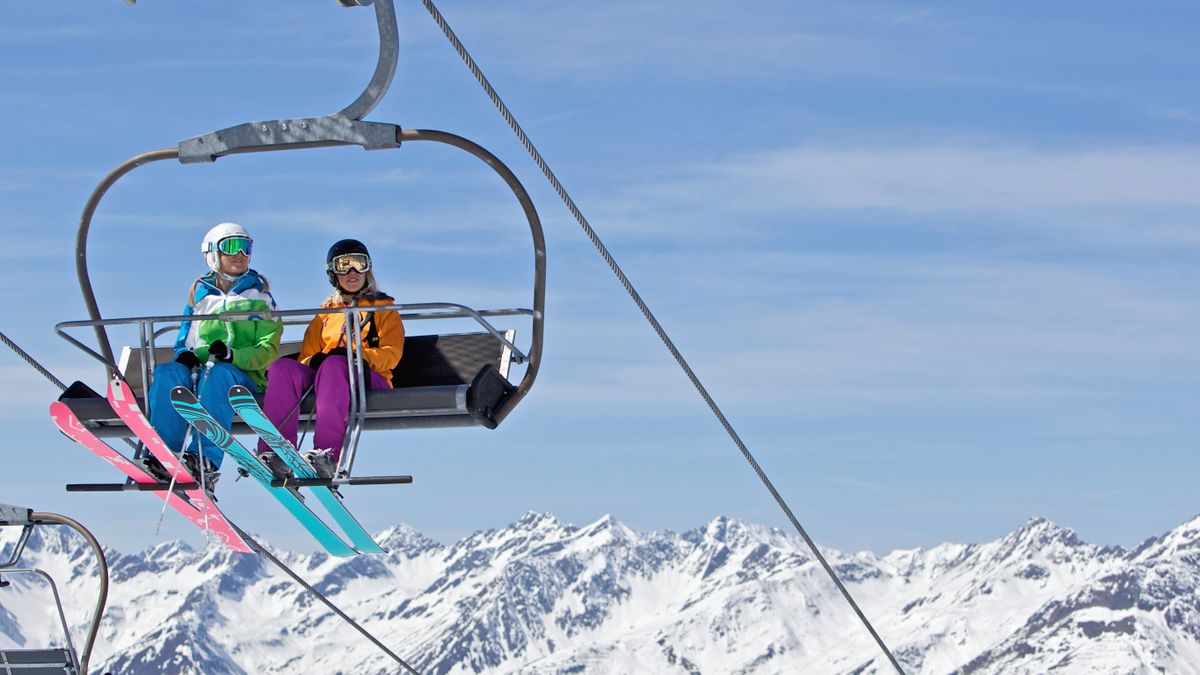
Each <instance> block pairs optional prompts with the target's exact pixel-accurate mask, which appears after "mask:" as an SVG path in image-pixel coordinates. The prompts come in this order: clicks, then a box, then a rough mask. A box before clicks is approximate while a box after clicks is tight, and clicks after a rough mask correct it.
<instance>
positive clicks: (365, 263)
mask: <svg viewBox="0 0 1200 675" xmlns="http://www.w3.org/2000/svg"><path fill="white" fill-rule="evenodd" d="M370 269H371V256H369V255H367V254H365V253H347V254H345V255H339V256H338V257H336V258H334V259H333V260H330V261H329V271H330V272H333V273H334V274H337V275H339V276H340V275H342V274H346V273H348V272H350V270H354V271H355V272H358V273H359V274H365V273H366V272H367V271H368V270H370Z"/></svg>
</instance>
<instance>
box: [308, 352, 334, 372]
mask: <svg viewBox="0 0 1200 675" xmlns="http://www.w3.org/2000/svg"><path fill="white" fill-rule="evenodd" d="M327 356H329V355H328V354H326V353H325V352H317V353H316V354H313V355H312V358H310V359H309V360H308V367H309V368H312V369H313V372H316V370H317V368H320V367H321V362H322V361H324V360H325V357H327Z"/></svg>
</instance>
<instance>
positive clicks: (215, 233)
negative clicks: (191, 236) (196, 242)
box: [200, 223, 254, 276]
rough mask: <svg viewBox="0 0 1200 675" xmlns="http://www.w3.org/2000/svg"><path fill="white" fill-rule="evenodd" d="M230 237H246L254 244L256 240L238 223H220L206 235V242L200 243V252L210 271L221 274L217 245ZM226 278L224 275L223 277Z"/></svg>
mask: <svg viewBox="0 0 1200 675" xmlns="http://www.w3.org/2000/svg"><path fill="white" fill-rule="evenodd" d="M230 237H245V238H247V239H249V240H250V242H251V243H253V242H254V238H253V237H251V236H250V233H249V232H247V231H246V228H244V227H242V226H241V225H238V224H237V223H218V224H217V225H216V226H214V227H213V228H212V229H211V230H209V231H208V234H206V235H204V241H202V242H200V252H201V253H203V254H204V262H206V263H208V269H210V270H212V271H214V272H216V273H217V274H221V258H220V256H219V255H217V252H218V249H217V244H219V243H221V240H222V239H228V238H230ZM222 276H224V275H222Z"/></svg>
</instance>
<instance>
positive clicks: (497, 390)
mask: <svg viewBox="0 0 1200 675" xmlns="http://www.w3.org/2000/svg"><path fill="white" fill-rule="evenodd" d="M513 335H514V333H513V331H508V332H507V333H506V334H505V337H506V338H507V339H508V341H509V342H510V343H511V342H512V339H513ZM299 351H300V343H299V342H286V343H283V344H281V345H280V348H279V354H280V357H281V358H287V357H293V358H294V356H295V355H296V354H297V353H298V352H299ZM173 356H174V352H173V350H172V349H171V348H169V347H158V348H155V361H156V362H157V363H166V362H169V361H171V359H172V358H173ZM511 362H512V352H511V350H509V349H508V348H507V347H506V346H505V345H504V343H502V342H500V341H499V340H497V339H496V337H495V336H494V335H492V334H491V333H487V332H479V333H457V334H449V335H413V336H407V337H405V339H404V356H403V358H401V359H400V364H399V365H398V366H397V367H396V368H395V369H394V370H393V371H392V387H393V388H392V389H371V390H368V391H367V398H366V412H365V420H364V424H363V429H364V430H367V431H370V430H388V429H428V428H443V427H470V426H483V427H486V428H488V429H494V428H496V426H497V425H498V421H497V420H496V418H495V416H494V413H495V411H496V410H497V409H498V408H499V406H500V405H501V404H502V403H503V402H504V400H505V399H506V398H508V396H509V395H511V394H512V393H513V392H514V391H515V390H516V387H514V386H513V385H512V384H511V383H510V382H509V381H508V379H507V378H508V370H509V366H510V364H511ZM119 365H120V366H121V372H122V374H123V375H124V377H125V379H126V382H127V383H128V384H129V385H130V387H131V388H132V389H133V391H134V393H135V394H136V395H137V397H138V399H139V402H140V403H144V400H145V398H144V397H145V386H144V383H143V379H142V357H141V350H140V349H137V348H130V347H126V348H125V349H124V350H123V351H122V354H121V363H120V364H119ZM257 398H258V399H259V403H262V396H261V395H259V396H257ZM62 400H63V401H64V402H66V404H67V405H68V406H69V407H70V408H71V411H72V412H74V413H75V415H76V416H78V417H79V419H80V421H82V422H84V423H85V424H88V425H89V426H91V427H92V431H93V432H95V433H96V435H97V436H100V437H102V438H114V437H128V436H130V432H129V430H128V428H126V427H125V425H124V424H123V423H122V422H121V420H120V419H119V418H118V417H117V415H116V413H114V412H113V411H112V409H111V408H110V407H109V405H108V401H106V400H105V399H104V398H103V397H102V396H101V395H100V394H98V393H96V392H95V391H92V390H91V389H89V388H88V387H86V386H84V385H82V384H78V386H72V387H71V388H70V389H68V390H67V391H66V392H65V393H64V394H63V398H62ZM314 405H315V404H314V401H313V397H312V396H310V397H308V399H307V400H306V401H305V403H304V404H303V405H302V406H301V409H300V423H301V426H302V427H303V425H304V424H305V423H310V422H311V421H312V418H313V414H314V413H313V408H314ZM143 409H145V406H144V405H143ZM232 431H233V433H234V434H242V435H245V434H253V433H254V432H253V431H251V430H250V428H249V427H248V426H246V425H245V424H244V423H243V422H242V421H241V420H237V419H235V421H234V424H233V429H232Z"/></svg>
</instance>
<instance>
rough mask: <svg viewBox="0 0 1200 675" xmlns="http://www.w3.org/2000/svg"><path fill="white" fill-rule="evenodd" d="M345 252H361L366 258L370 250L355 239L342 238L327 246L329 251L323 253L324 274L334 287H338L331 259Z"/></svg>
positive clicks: (369, 254) (369, 255)
mask: <svg viewBox="0 0 1200 675" xmlns="http://www.w3.org/2000/svg"><path fill="white" fill-rule="evenodd" d="M347 253H361V254H363V255H365V256H367V257H368V258H370V257H371V252H370V251H368V250H367V245H366V244H364V243H362V242H361V241H359V240H357V239H342V240H341V241H337V242H334V244H333V246H330V247H329V252H328V253H326V254H325V274H326V275H328V276H329V283H330V285H332V286H333V287H334V288H340V287H339V286H338V282H337V275H336V274H334V273H333V259H334V258H336V257H338V256H339V255H346V254H347Z"/></svg>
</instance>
